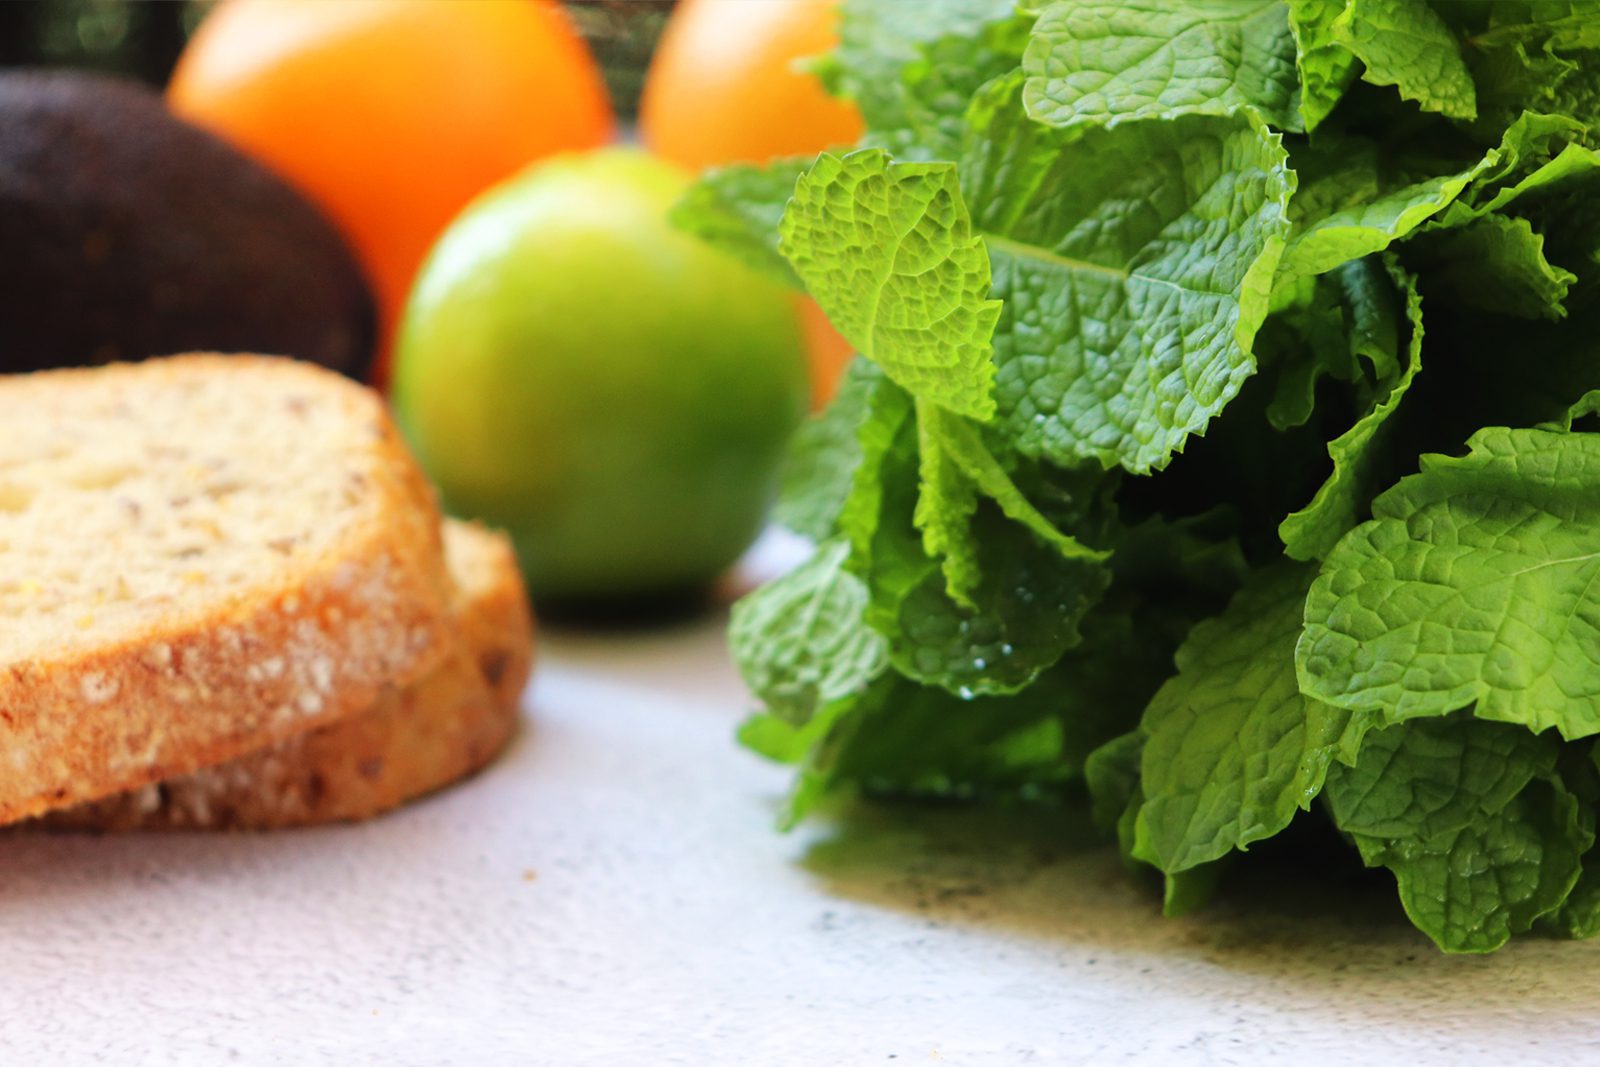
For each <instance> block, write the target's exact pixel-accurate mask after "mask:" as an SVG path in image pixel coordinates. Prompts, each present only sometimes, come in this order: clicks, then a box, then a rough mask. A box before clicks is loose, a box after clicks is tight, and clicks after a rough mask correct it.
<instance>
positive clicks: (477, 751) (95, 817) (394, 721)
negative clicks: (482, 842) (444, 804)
mask: <svg viewBox="0 0 1600 1067" xmlns="http://www.w3.org/2000/svg"><path fill="white" fill-rule="evenodd" d="M445 552H446V556H447V558H448V560H449V566H450V575H451V578H452V580H453V582H454V584H455V590H454V605H453V613H454V616H455V619H456V625H457V627H458V629H459V631H460V633H461V640H460V642H459V648H458V650H457V651H456V652H455V653H454V654H452V655H451V656H450V657H449V658H448V659H446V660H445V662H444V663H443V664H441V665H440V666H439V667H438V668H436V669H435V670H434V671H433V673H431V674H429V675H428V676H427V677H426V678H424V679H422V680H421V681H418V682H415V683H413V684H412V685H410V686H406V687H404V688H402V689H399V690H395V691H393V692H390V693H388V694H385V695H384V696H383V697H382V698H380V699H379V701H378V703H377V706H376V707H374V708H372V709H371V710H370V711H367V712H365V713H363V714H360V715H355V716H352V717H350V718H348V719H343V720H341V721H339V722H336V723H331V724H329V725H327V726H323V727H320V728H318V729H316V730H313V731H311V732H309V733H305V734H301V735H299V736H297V737H291V738H289V739H288V740H285V741H280V742H278V743H277V744H275V745H272V746H269V747H268V748H266V749H264V750H262V751H260V752H253V753H251V754H250V755H247V756H243V757H240V758H239V759H236V760H233V761H231V762H229V763H225V764H222V765H221V766H217V767H207V768H205V769H203V770H199V771H195V772H194V773H193V774H188V775H184V776H182V777H179V778H173V779H170V780H168V781H165V782H159V783H154V784H151V785H147V786H144V787H142V788H140V789H136V790H132V791H130V792H127V793H121V794H118V795H117V796H114V797H107V798H105V799H103V800H99V801H95V802H93V803H90V804H84V805H80V806H78V807H76V808H69V809H67V810H65V811H55V812H49V813H47V814H46V815H44V816H42V817H41V819H40V820H39V822H40V824H41V825H42V826H44V827H45V828H48V829H52V830H92V831H110V830H269V829H277V828H281V827H288V826H308V825H312V824H317V823H327V822H337V821H342V820H348V819H365V818H369V817H371V816H373V815H377V814H380V813H382V812H384V811H387V810H389V809H390V808H393V807H395V806H397V805H399V804H402V803H404V802H405V801H407V800H411V799H414V798H416V797H419V796H422V795H423V794H426V793H431V792H433V791H434V790H436V789H440V788H442V787H444V786H446V785H449V784H451V783H452V782H455V781H456V780H458V779H460V778H463V777H465V776H466V775H469V774H471V773H472V772H474V771H476V770H478V769H480V768H481V767H483V766H484V765H485V764H487V763H488V762H489V761H490V760H491V759H493V758H494V757H495V755H497V754H498V753H499V752H500V751H501V749H503V748H504V747H505V745H506V743H507V742H508V741H510V740H511V737H512V735H513V734H514V733H515V732H516V725H517V721H518V707H519V702H520V699H521V695H522V689H523V686H524V685H525V684H526V683H527V680H528V672H529V669H530V667H531V666H532V663H533V624H532V617H531V616H530V614H529V611H528V602H527V598H526V596H525V595H524V593H523V588H522V577H521V575H520V574H519V573H518V572H517V562H516V557H515V555H514V554H513V552H512V549H511V544H510V542H508V541H507V540H506V539H505V537H504V536H503V535H500V534H494V533H490V532H489V531H487V530H484V529H482V528H481V527H477V526H471V525H467V524H465V523H458V522H448V523H446V524H445Z"/></svg>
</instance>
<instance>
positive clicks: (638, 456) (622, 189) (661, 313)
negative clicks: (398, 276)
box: [394, 148, 808, 601]
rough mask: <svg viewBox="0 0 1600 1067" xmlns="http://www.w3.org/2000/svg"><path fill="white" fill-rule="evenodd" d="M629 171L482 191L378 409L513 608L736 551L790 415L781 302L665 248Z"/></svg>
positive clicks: (584, 167) (607, 594) (741, 273)
mask: <svg viewBox="0 0 1600 1067" xmlns="http://www.w3.org/2000/svg"><path fill="white" fill-rule="evenodd" d="M688 181H689V178H688V175H687V174H685V173H684V172H682V171H680V170H678V169H677V168H675V167H673V166H672V165H670V164H667V163H665V162H662V161H661V160H658V159H655V158H653V157H651V156H649V155H647V154H645V153H643V152H641V151H638V150H635V149H625V148H613V149H606V150H603V151H598V152H593V153H589V154H585V155H573V156H563V157H559V158H556V159H554V160H551V161H549V162H546V163H542V164H539V165H537V166H535V167H533V168H530V169H529V170H527V171H525V172H523V173H522V174H520V175H519V176H517V177H515V178H513V179H511V180H510V181H508V182H506V183H505V184H503V185H500V186H498V187H496V188H495V189H492V190H490V191H489V192H488V193H486V194H485V195H484V196H482V197H481V198H479V199H478V200H477V201H476V202H474V203H473V204H472V205H471V206H469V207H468V208H467V210H466V211H465V212H463V213H462V215H461V216H460V217H459V218H458V219H457V220H456V221H455V222H454V223H453V224H452V225H451V226H450V228H449V229H448V230H447V231H446V232H445V234H444V236H443V237H442V238H441V239H440V240H439V243H438V244H437V245H436V246H435V247H434V249H433V252H432V253H431V255H430V256H429V258H428V261H427V262H426V263H425V264H424V266H423V268H422V272H421V275H420V276H419V278H418V280H417V283H416V285H415V287H414V288H413V290H412V293H411V298H410V302H409V304H408V305H407V308H406V312H405V316H404V319H403V320H402V323H401V327H400V335H399V340H398V348H397V354H396V362H395V370H394V406H395V410H396V414H397V417H398V418H399V421H400V424H401V426H402V427H403V428H404V430H405V432H406V435H407V437H408V438H409V440H410V442H411V444H412V446H413V447H414V448H415V449H416V452H417V455H418V456H419V458H420V459H421V461H422V464H423V466H424V467H425V468H426V469H427V471H428V473H429V474H430V475H431V476H432V477H433V479H434V480H435V481H436V482H437V484H438V486H439V489H440V492H441V494H442V496H443V499H444V503H445V506H446V508H447V509H448V510H449V511H450V512H452V513H453V514H457V515H467V516H472V517H477V518H482V519H484V520H486V521H488V522H490V523H493V524H495V525H497V526H502V527H504V528H505V529H507V530H508V531H510V533H511V535H512V537H513V539H514V540H515V541H516V544H517V550H518V552H519V553H520V555H521V558H522V564H523V567H524V570H525V573H526V575H527V578H528V584H529V587H530V589H532V591H533V593H534V596H535V597H537V598H540V599H547V600H566V601H574V600H580V601H581V600H596V599H618V598H626V597H632V596H646V595H656V594H669V593H673V592H678V591H683V590H687V589H692V588H694V587H697V586H701V585H703V584H705V583H706V582H708V581H709V580H711V579H712V578H714V577H715V576H716V575H717V574H718V573H720V572H721V571H722V570H723V569H725V568H726V567H727V566H728V565H729V564H730V563H732V562H733V561H734V560H735V559H737V558H738V556H739V554H740V553H741V552H742V551H743V550H744V549H745V548H746V547H747V546H748V545H749V544H750V542H751V541H752V540H753V539H754V537H755V535H756V534H757V533H758V532H759V530H760V529H761V526H762V523H763V520H764V516H765V513H766V509H767V506H768V504H769V502H770V499H771V495H772V491H773V485H774V481H775V476H776V469H777V465H778V461H779V458H780V455H781V453H782V449H783V445H784V443H785V441H786V440H787V438H788V436H789V434H790V432H791V431H792V430H793V429H794V427H795V426H796V424H797V423H798V422H799V420H800V419H801V418H802V416H803V415H804V412H805V408H806V403H807V390H808V386H807V376H806V362H805V355H804V342H803V339H802V335H801V328H800V325H799V322H798V320H797V317H796V313H795V307H794V302H793V299H792V297H791V295H790V294H789V293H788V292H787V291H786V290H784V289H783V288H782V287H781V286H779V285H777V284H775V283H773V282H769V281H768V280H766V279H765V278H763V277H761V276H759V275H757V274H755V273H754V272H752V271H751V270H749V269H748V268H746V267H745V266H743V265H742V264H740V263H738V262H736V261H735V260H733V259H731V258H729V257H728V256H725V255H723V254H722V253H720V252H717V251H715V250H713V249H711V248H709V247H707V246H706V245H704V244H702V243H700V242H699V241H697V240H695V239H694V238H691V237H689V236H687V235H685V234H683V233H681V232H679V231H678V230H676V229H674V228H673V227H672V225H671V224H669V223H668V221H667V212H668V210H669V209H670V208H671V206H672V204H673V203H674V201H675V200H676V199H677V198H678V196H679V195H680V194H681V193H682V192H683V190H684V188H685V186H686V185H687V184H688Z"/></svg>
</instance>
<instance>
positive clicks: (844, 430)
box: [772, 359, 883, 541]
mask: <svg viewBox="0 0 1600 1067" xmlns="http://www.w3.org/2000/svg"><path fill="white" fill-rule="evenodd" d="M882 377H883V372H882V371H880V370H878V368H877V367H876V366H874V365H873V364H871V363H868V362H867V361H866V360H864V359H857V360H854V361H852V362H851V364H850V366H849V367H848V368H847V369H846V370H845V374H844V379H843V380H842V381H841V382H840V383H839V390H838V392H837V393H835V394H834V397H833V402H832V403H830V404H829V405H828V407H827V410H825V411H823V412H821V413H819V414H816V415H813V416H811V418H809V419H807V420H806V421H805V422H804V423H803V424H802V425H801V426H800V428H799V429H798V430H796V431H795V435H794V436H793V437H792V438H790V440H789V448H788V451H787V452H786V453H785V455H784V458H783V467H782V470H781V471H780V479H779V489H778V503H777V506H776V508H775V509H774V511H773V516H772V517H773V519H774V520H776V521H777V522H778V523H779V524H780V525H782V526H785V527H787V528H789V529H790V530H793V531H794V532H795V533H797V534H800V535H802V536H805V537H809V538H811V539H812V540H813V541H825V540H827V539H828V538H830V537H832V536H833V535H834V534H835V533H837V532H838V528H839V513H840V512H841V511H843V510H844V503H845V500H846V499H848V498H849V496H850V484H851V482H852V480H853V479H854V478H855V473H856V468H857V467H859V466H860V464H861V442H860V439H859V434H860V430H861V423H862V422H863V421H864V420H865V419H866V417H867V402H868V400H869V398H870V397H871V394H872V390H873V389H874V388H875V387H876V386H877V384H878V382H879V381H880V380H881V379H882Z"/></svg>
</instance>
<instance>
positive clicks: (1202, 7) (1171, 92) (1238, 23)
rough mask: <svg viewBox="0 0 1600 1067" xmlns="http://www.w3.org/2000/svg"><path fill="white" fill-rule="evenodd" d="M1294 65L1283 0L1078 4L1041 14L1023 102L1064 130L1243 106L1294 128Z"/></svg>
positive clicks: (1227, 111) (1078, 0)
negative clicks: (1084, 125) (1064, 128)
mask: <svg viewBox="0 0 1600 1067" xmlns="http://www.w3.org/2000/svg"><path fill="white" fill-rule="evenodd" d="M1294 60H1295V44H1294V38H1293V37H1292V36H1291V34H1290V32H1289V21H1288V17H1287V9H1286V8H1285V6H1284V5H1283V3H1281V2H1280V0H1138V2H1132V3H1129V2H1123V3H1112V2H1103V0H1075V2H1067V3H1057V4H1053V5H1051V6H1049V7H1047V8H1045V9H1044V11H1043V13H1042V14H1041V15H1040V17H1039V21H1038V24H1037V25H1036V26H1035V28H1034V31H1033V37H1032V39H1031V40H1030V41H1029V42H1028V49H1027V52H1026V54H1025V56H1024V58H1023V63H1022V69H1023V70H1024V71H1025V72H1026V73H1027V76H1028V81H1027V85H1026V88H1025V89H1024V92H1023V100H1024V102H1025V104H1026V106H1027V110H1028V115H1029V116H1030V117H1031V118H1033V119H1035V120H1036V121H1039V122H1043V123H1046V124H1048V125H1051V126H1060V127H1073V126H1078V125H1083V124H1090V125H1103V126H1114V125H1116V124H1118V123H1120V122H1126V121H1129V120H1133V119H1150V118H1156V119H1173V118H1177V117H1178V116H1180V115H1231V114H1233V113H1234V112H1236V111H1240V110H1243V109H1246V108H1249V109H1254V110H1256V111H1259V112H1260V113H1261V115H1262V117H1263V118H1265V119H1266V121H1268V122H1270V123H1272V124H1273V125H1275V126H1278V127H1281V128H1283V129H1289V130H1298V129H1300V114H1299V110H1300V109H1299V101H1298V93H1297V89H1298V79H1297V77H1296V74H1295V68H1294Z"/></svg>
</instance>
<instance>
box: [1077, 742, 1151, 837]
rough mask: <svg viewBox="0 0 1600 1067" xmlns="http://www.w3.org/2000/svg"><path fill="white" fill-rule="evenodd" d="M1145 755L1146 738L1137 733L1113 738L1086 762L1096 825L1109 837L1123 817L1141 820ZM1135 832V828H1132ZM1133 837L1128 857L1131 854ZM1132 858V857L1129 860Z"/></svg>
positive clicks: (1086, 779)
mask: <svg viewBox="0 0 1600 1067" xmlns="http://www.w3.org/2000/svg"><path fill="white" fill-rule="evenodd" d="M1143 752H1144V734H1143V733H1142V732H1141V731H1138V730H1133V731H1130V732H1128V733H1125V734H1122V735H1121V736H1119V737H1115V738H1112V739H1111V740H1110V741H1107V742H1106V743H1105V744H1103V745H1101V746H1100V747H1099V748H1097V749H1095V750H1094V751H1093V752H1091V753H1089V758H1088V759H1087V760H1086V761H1085V762H1084V770H1083V774H1084V781H1085V783H1086V784H1087V785H1088V787H1089V797H1090V799H1091V801H1093V804H1094V808H1093V814H1094V822H1095V825H1096V826H1098V827H1099V828H1100V831H1101V832H1102V833H1104V834H1106V835H1108V836H1109V835H1112V834H1115V833H1116V832H1117V824H1118V822H1119V821H1120V820H1121V819H1122V818H1123V813H1124V812H1127V811H1129V810H1130V809H1131V810H1132V811H1133V817H1134V818H1137V816H1138V811H1139V808H1138V802H1139V801H1141V800H1143V797H1142V795H1140V794H1139V792H1138V790H1139V763H1140V760H1141V757H1142V753H1143ZM1130 830H1131V825H1130ZM1132 849H1133V845H1132V834H1131V833H1130V835H1129V845H1128V848H1127V849H1125V850H1124V854H1131V852H1132ZM1129 858H1131V855H1130V856H1129Z"/></svg>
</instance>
